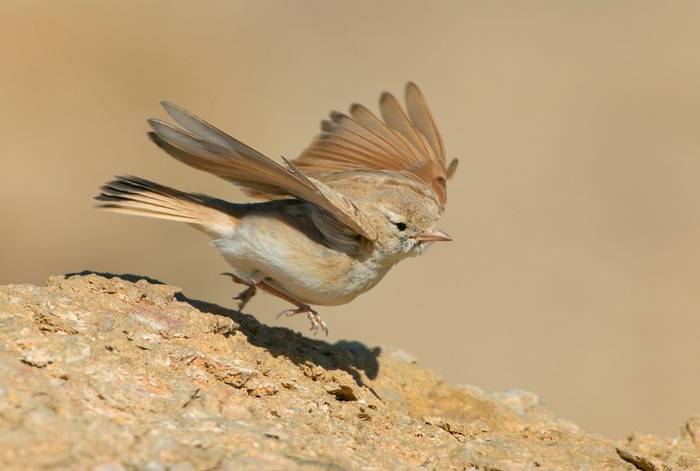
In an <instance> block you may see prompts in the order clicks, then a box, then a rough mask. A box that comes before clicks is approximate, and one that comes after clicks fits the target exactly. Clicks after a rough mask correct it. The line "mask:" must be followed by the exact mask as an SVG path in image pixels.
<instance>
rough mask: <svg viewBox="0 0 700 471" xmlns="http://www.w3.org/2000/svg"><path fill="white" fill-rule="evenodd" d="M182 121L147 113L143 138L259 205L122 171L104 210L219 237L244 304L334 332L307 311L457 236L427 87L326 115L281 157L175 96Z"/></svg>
mask: <svg viewBox="0 0 700 471" xmlns="http://www.w3.org/2000/svg"><path fill="white" fill-rule="evenodd" d="M161 105H162V107H163V108H164V110H165V111H166V112H167V114H168V115H169V116H170V117H171V118H172V120H174V121H175V123H176V124H177V125H173V124H170V123H168V122H166V121H163V120H160V119H155V118H151V119H148V120H147V122H148V124H149V125H150V128H151V131H150V132H148V137H149V138H150V140H151V141H152V142H153V143H155V144H156V145H157V146H158V147H159V148H160V149H162V150H163V151H165V152H166V153H167V154H168V155H170V156H171V157H173V158H175V159H177V160H179V161H180V162H183V163H185V164H187V165H189V166H191V167H194V168H195V169H198V170H202V171H205V172H208V173H211V174H213V175H215V176H218V177H220V178H223V179H224V180H227V181H229V182H231V183H233V184H234V185H236V186H238V187H239V188H240V189H241V190H242V191H243V192H244V193H245V194H247V195H248V196H251V197H253V198H255V199H258V200H261V201H258V202H252V203H251V202H247V203H234V202H228V201H225V200H221V199H218V198H215V197H212V196H208V195H205V194H200V193H190V192H185V191H180V190H177V189H174V188H170V187H167V186H164V185H161V184H158V183H155V182H152V181H149V180H146V179H143V178H139V177H134V176H117V177H115V178H114V179H113V180H111V181H109V182H107V183H105V184H104V185H103V186H102V187H101V188H100V190H101V191H100V194H99V195H98V196H96V197H95V199H96V200H98V201H99V203H98V207H99V208H101V209H104V210H108V211H114V212H118V213H124V214H131V215H137V216H147V217H151V218H160V219H167V220H173V221H180V222H184V223H187V224H189V225H190V226H193V227H194V228H196V229H199V230H200V231H202V232H204V233H205V234H207V235H208V236H209V237H210V238H211V239H212V245H213V246H214V247H216V248H217V249H218V251H219V252H220V254H221V255H222V256H223V258H224V259H225V260H226V261H227V262H228V263H229V265H230V266H231V269H232V271H231V272H229V273H224V274H225V275H228V276H230V277H231V279H232V280H233V282H235V283H238V284H240V285H243V286H244V287H245V288H244V289H243V291H242V292H241V293H240V294H239V295H238V296H236V297H235V298H234V299H237V300H238V301H239V310H241V309H243V308H244V307H245V305H246V304H247V302H248V301H250V299H251V298H252V297H253V296H254V295H255V294H256V293H257V292H258V291H259V290H261V291H264V292H267V293H269V294H272V295H274V296H277V297H279V298H282V299H284V300H286V301H288V302H289V303H291V304H292V305H293V306H294V307H293V308H290V309H286V310H284V311H282V312H280V313H279V314H278V317H280V316H296V315H304V314H305V315H306V316H307V317H308V319H309V321H310V324H311V326H310V329H311V331H312V332H313V333H314V334H316V333H318V332H319V331H323V332H324V333H325V334H326V335H328V325H327V324H326V322H325V321H324V320H323V319H322V318H321V316H320V315H319V314H318V312H317V311H316V310H315V309H314V308H312V307H311V306H318V305H320V306H334V305H340V304H345V303H349V302H350V301H352V300H353V299H354V298H355V297H357V296H358V295H359V294H361V293H364V292H366V291H368V290H369V289H371V288H373V287H374V286H375V285H377V283H379V281H381V280H382V278H383V277H384V276H385V275H386V274H387V273H388V272H389V271H390V270H391V268H392V267H393V266H394V265H396V264H397V263H398V262H400V261H401V260H403V259H406V258H409V257H414V256H416V255H420V254H422V253H423V252H425V250H426V249H427V248H428V247H429V246H430V245H431V244H432V243H434V242H440V241H450V240H452V238H451V237H450V236H449V235H448V234H447V233H445V232H444V231H442V230H440V229H438V227H437V222H438V220H439V219H440V216H441V215H442V214H443V212H444V209H445V204H446V202H447V181H448V179H450V178H451V177H452V176H453V175H454V173H455V171H456V169H457V164H458V160H457V159H452V160H450V162H449V164H448V163H447V156H446V152H445V146H444V143H443V140H442V137H441V135H440V133H439V131H438V128H437V126H436V124H435V120H434V118H433V116H432V114H431V112H430V109H429V108H428V105H427V103H426V100H425V97H424V95H423V94H422V92H421V90H420V89H419V88H418V86H416V85H415V84H414V83H412V82H408V83H407V84H406V87H405V110H404V108H402V106H401V104H400V102H399V100H398V99H397V98H396V97H395V96H394V95H392V94H391V93H389V92H384V93H383V94H382V95H381V98H380V100H379V110H380V114H379V116H377V115H375V114H374V113H372V112H371V111H370V110H369V109H368V108H366V107H364V106H362V105H360V104H353V105H352V106H351V107H350V110H349V113H348V114H345V113H341V112H335V111H334V112H331V113H330V116H329V118H328V119H324V120H323V121H322V122H321V132H320V134H318V135H317V136H316V137H315V138H314V139H313V140H312V142H311V143H310V144H309V145H308V147H306V148H305V149H304V150H303V151H302V152H301V153H300V155H299V156H298V157H297V158H296V159H294V160H288V159H286V158H284V157H282V160H283V162H282V163H279V162H276V161H274V160H272V159H270V158H268V157H267V156H265V155H263V154H262V153H260V152H259V151H257V150H255V149H254V148H252V147H250V146H248V145H247V144H244V143H243V142H242V141H240V140H238V139H236V138H235V137H233V136H231V135H229V134H226V133H225V132H223V131H221V130H219V129H217V128H216V127H214V126H213V125H211V124H209V123H207V122H205V121H204V120H202V119H200V118H198V117H197V116H195V115H194V114H192V113H190V112H189V111H187V110H185V109H184V108H182V107H180V106H178V105H175V104H173V103H171V102H168V101H163V102H161Z"/></svg>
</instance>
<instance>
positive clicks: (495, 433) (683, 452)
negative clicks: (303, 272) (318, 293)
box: [0, 274, 700, 471]
mask: <svg viewBox="0 0 700 471" xmlns="http://www.w3.org/2000/svg"><path fill="white" fill-rule="evenodd" d="M128 280H131V281H128ZM136 280H137V279H136V277H128V276H127V277H109V278H107V277H103V276H97V275H94V274H90V275H84V276H73V277H69V278H63V277H56V278H52V279H51V280H49V282H48V284H47V286H46V287H35V286H28V285H11V286H5V287H0V469H3V470H7V469H91V470H92V469H94V470H100V471H118V470H131V469H139V470H141V469H144V470H153V471H158V470H173V471H175V470H177V471H185V470H199V469H203V470H204V469H206V470H215V469H216V470H218V469H221V470H249V469H250V470H256V471H258V470H344V469H374V470H386V469H436V470H447V469H461V470H464V469H479V470H492V471H493V470H530V469H532V470H535V469H537V470H579V469H581V470H636V469H641V470H675V469H682V470H691V469H692V470H700V418H694V419H690V420H689V421H688V422H687V423H686V424H684V425H683V426H682V427H681V433H680V435H679V437H678V438H676V439H674V440H662V439H658V438H654V437H651V436H641V435H632V436H630V437H629V438H628V439H627V440H626V441H624V442H623V443H614V442H613V441H611V440H608V439H605V438H602V437H598V436H594V435H591V434H588V433H586V432H584V431H582V430H580V429H579V428H578V427H577V426H576V425H574V424H571V423H569V422H566V421H564V420H561V419H558V418H556V417H553V416H552V414H551V413H550V412H549V411H548V410H547V409H546V408H545V407H544V406H543V405H542V404H541V403H540V401H539V399H538V398H537V396H535V395H534V394H531V393H526V392H521V391H511V392H508V393H502V394H487V393H484V392H483V391H480V390H479V389H476V388H472V387H453V386H450V385H448V384H445V383H444V382H443V381H441V380H440V379H439V378H437V377H436V376H435V375H434V374H433V373H431V372H429V371H426V370H424V369H421V368H419V367H418V366H416V362H415V360H414V359H413V358H412V357H411V356H410V355H408V354H406V353H403V352H401V351H387V350H381V349H379V348H368V347H366V346H364V345H362V344H359V343H354V342H337V343H335V344H329V343H327V342H325V341H323V340H317V339H308V338H305V337H302V336H301V335H298V334H296V333H293V332H291V331H289V330H287V329H284V328H277V327H266V326H264V325H262V324H261V323H259V322H258V321H257V320H255V319H254V318H253V317H251V316H248V315H244V314H240V313H239V312H236V311H231V310H227V309H224V308H221V307H218V306H215V305H211V304H207V303H203V302H199V301H193V300H190V299H187V298H185V297H184V296H183V295H181V294H179V293H178V292H177V291H178V290H177V289H176V288H173V287H171V286H166V285H162V284H154V283H149V282H148V281H147V280H138V281H136ZM132 281H135V282H132Z"/></svg>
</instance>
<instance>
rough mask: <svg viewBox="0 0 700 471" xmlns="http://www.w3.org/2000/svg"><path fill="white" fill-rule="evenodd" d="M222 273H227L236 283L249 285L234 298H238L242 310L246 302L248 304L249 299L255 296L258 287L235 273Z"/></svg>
mask: <svg viewBox="0 0 700 471" xmlns="http://www.w3.org/2000/svg"><path fill="white" fill-rule="evenodd" d="M222 275H226V276H228V277H230V278H231V281H233V282H234V283H238V284H239V285H245V286H247V288H246V289H244V290H243V291H241V292H240V293H238V296H235V297H234V298H233V299H237V300H238V301H239V303H238V310H239V311H240V310H241V309H243V308H244V307H245V306H246V304H248V301H250V300H251V299H252V298H253V296H255V293H257V292H258V289H257V287H256V286H255V285H254V284H250V283H249V282H247V281H245V280H242V279H241V278H239V277H237V276H236V275H234V274H233V273H228V272H224V273H222Z"/></svg>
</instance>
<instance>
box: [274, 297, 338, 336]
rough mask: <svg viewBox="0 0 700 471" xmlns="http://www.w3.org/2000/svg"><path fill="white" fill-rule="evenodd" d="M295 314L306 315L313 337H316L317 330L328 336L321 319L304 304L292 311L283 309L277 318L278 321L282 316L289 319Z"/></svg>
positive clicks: (325, 326)
mask: <svg viewBox="0 0 700 471" xmlns="http://www.w3.org/2000/svg"><path fill="white" fill-rule="evenodd" d="M297 314H306V315H307V316H308V318H309V321H310V322H311V331H312V332H313V333H314V335H316V334H317V333H318V331H319V330H321V331H323V332H324V333H325V334H326V335H328V325H327V324H326V323H325V322H324V321H323V319H321V316H319V315H318V312H316V311H315V310H313V309H312V308H311V307H310V306H308V305H306V304H300V305H299V306H298V307H296V308H293V309H285V310H284V311H282V312H280V313H279V314H277V318H278V319H279V318H280V317H282V316H286V317H291V316H296V315H297Z"/></svg>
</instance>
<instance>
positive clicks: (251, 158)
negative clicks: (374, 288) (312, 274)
mask: <svg viewBox="0 0 700 471" xmlns="http://www.w3.org/2000/svg"><path fill="white" fill-rule="evenodd" d="M164 107H165V109H166V111H167V112H168V113H169V114H170V115H171V116H172V117H173V119H174V120H175V121H176V122H178V124H180V125H181V126H182V127H183V128H184V129H180V128H177V127H175V126H173V125H171V124H168V123H166V122H164V121H161V120H157V119H150V120H148V123H149V124H150V126H151V128H152V129H153V133H152V134H150V136H151V139H152V140H153V141H154V142H155V143H156V144H158V145H159V147H161V148H162V149H163V150H165V151H166V152H167V153H168V154H170V155H171V156H172V157H174V158H176V159H177V160H180V161H181V162H184V163H186V164H188V165H190V166H192V167H194V168H197V169H199V170H204V171H206V172H209V173H212V174H214V175H217V176H219V177H221V178H224V179H226V180H228V181H230V182H232V183H235V184H237V185H239V186H241V187H243V188H244V189H247V190H248V191H249V192H250V193H252V194H255V195H268V194H269V195H274V196H285V195H288V196H292V197H296V198H299V199H302V200H305V201H308V202H309V203H312V204H314V205H316V206H318V207H319V208H320V209H322V210H324V211H325V212H327V213H328V214H329V215H331V216H332V217H334V218H335V219H337V220H338V221H339V222H340V223H342V224H343V225H345V226H347V227H348V228H350V229H352V230H353V231H354V232H355V233H357V234H360V235H362V236H363V237H365V238H367V239H369V240H375V238H376V235H375V234H374V233H373V231H371V229H370V228H369V227H368V225H367V224H366V223H365V221H364V216H363V215H362V213H361V212H360V211H359V209H358V208H357V206H356V205H355V204H354V203H353V202H352V201H350V200H349V199H348V198H346V197H344V196H343V195H342V194H340V193H338V192H337V191H335V190H333V189H331V188H330V187H328V186H327V185H325V184H324V183H322V182H320V181H318V180H316V179H314V178H310V177H308V176H306V175H305V174H304V173H303V172H302V171H301V170H300V169H298V168H297V167H296V166H295V165H294V164H292V163H291V162H289V161H287V160H285V163H286V164H287V168H285V167H283V166H281V165H280V164H278V163H276V162H274V161H273V160H271V159H269V158H267V157H266V156H265V155H263V154H261V153H260V152H258V151H256V150H255V149H253V148H251V147H249V146H248V145H246V144H244V143H242V142H240V141H238V140H237V139H235V138H233V137H232V136H229V135H228V134H225V133H223V132H222V131H220V130H218V129H216V128H215V127H214V126H211V125H210V124H208V123H206V122H205V121H203V120H202V119H200V118H197V117H196V116H194V115H193V114H191V113H189V112H188V111H186V110H184V109H183V108H180V107H178V106H176V105H173V104H171V103H168V102H165V103H164Z"/></svg>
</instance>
